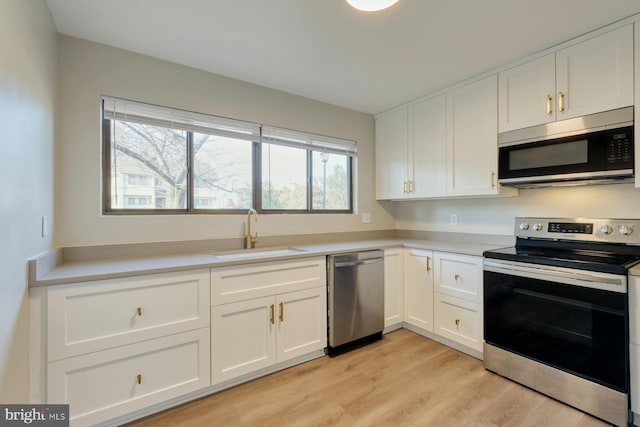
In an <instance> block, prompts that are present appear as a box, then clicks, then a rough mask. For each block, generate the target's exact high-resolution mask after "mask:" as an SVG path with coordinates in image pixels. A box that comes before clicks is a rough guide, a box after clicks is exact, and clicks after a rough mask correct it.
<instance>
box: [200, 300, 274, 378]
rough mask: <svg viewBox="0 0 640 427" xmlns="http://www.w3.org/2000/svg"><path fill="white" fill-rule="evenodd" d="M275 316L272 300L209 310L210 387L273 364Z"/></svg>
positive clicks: (249, 301) (252, 301)
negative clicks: (211, 384)
mask: <svg viewBox="0 0 640 427" xmlns="http://www.w3.org/2000/svg"><path fill="white" fill-rule="evenodd" d="M276 315H277V314H276V301H275V298H274V297H263V298H256V299H251V300H247V301H240V302H235V303H231V304H224V305H218V306H214V307H212V308H211V377H212V378H211V379H212V383H213V384H218V383H221V382H223V381H226V380H230V379H232V378H235V377H238V376H240V375H244V374H248V373H250V372H254V371H256V370H258V369H262V368H266V367H268V366H271V365H273V364H274V363H276V340H275V334H276V324H275V322H276Z"/></svg>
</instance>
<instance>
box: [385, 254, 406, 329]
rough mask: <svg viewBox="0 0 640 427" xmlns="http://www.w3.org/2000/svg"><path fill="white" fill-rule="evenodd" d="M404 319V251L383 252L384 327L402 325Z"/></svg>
mask: <svg viewBox="0 0 640 427" xmlns="http://www.w3.org/2000/svg"><path fill="white" fill-rule="evenodd" d="M403 318H404V249H403V248H391V249H385V250H384V327H385V328H389V327H392V326H396V325H400V326H401V325H402V321H403Z"/></svg>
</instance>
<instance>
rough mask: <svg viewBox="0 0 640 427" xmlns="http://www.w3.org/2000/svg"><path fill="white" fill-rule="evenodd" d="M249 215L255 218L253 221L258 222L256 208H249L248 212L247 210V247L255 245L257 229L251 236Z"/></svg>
mask: <svg viewBox="0 0 640 427" xmlns="http://www.w3.org/2000/svg"><path fill="white" fill-rule="evenodd" d="M251 215H253V218H254V219H255V221H256V222H258V213H257V212H256V210H255V209H249V212H247V239H246V245H245V247H246V248H247V249H251V248H253V247H255V244H256V242H257V241H258V232H257V231H256V234H255V235H253V236H252V235H251Z"/></svg>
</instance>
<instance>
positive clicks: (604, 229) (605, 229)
mask: <svg viewBox="0 0 640 427" xmlns="http://www.w3.org/2000/svg"><path fill="white" fill-rule="evenodd" d="M600 232H601V233H602V234H611V233H612V232H613V227H611V226H610V225H603V226H602V227H600Z"/></svg>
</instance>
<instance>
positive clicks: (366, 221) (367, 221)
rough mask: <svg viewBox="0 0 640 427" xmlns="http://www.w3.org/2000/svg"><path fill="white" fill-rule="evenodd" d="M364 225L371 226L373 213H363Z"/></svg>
mask: <svg viewBox="0 0 640 427" xmlns="http://www.w3.org/2000/svg"><path fill="white" fill-rule="evenodd" d="M362 223H363V224H371V212H362Z"/></svg>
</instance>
